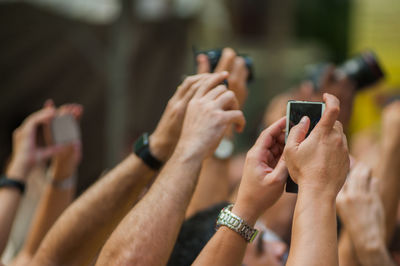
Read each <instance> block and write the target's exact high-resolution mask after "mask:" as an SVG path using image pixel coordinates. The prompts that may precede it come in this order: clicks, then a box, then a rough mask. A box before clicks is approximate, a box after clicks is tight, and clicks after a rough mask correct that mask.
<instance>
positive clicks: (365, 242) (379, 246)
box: [337, 163, 395, 266]
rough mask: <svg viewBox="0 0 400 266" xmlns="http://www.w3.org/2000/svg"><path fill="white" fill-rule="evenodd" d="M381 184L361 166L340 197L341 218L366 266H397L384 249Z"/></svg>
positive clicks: (361, 263)
mask: <svg viewBox="0 0 400 266" xmlns="http://www.w3.org/2000/svg"><path fill="white" fill-rule="evenodd" d="M378 181H379V180H378V179H377V178H372V177H371V171H370V169H369V168H368V167H366V166H365V165H363V164H361V163H358V164H357V165H355V166H354V167H353V169H352V171H351V172H350V175H349V177H348V178H347V181H346V184H345V186H344V187H343V189H342V190H341V192H340V193H339V195H338V197H337V206H338V211H339V215H340V217H341V219H342V221H343V224H344V226H345V228H346V232H348V234H349V236H350V238H351V241H352V244H353V248H354V251H355V254H356V256H357V259H358V261H359V262H360V265H363V266H375V265H388V266H389V265H390V266H391V265H395V264H394V262H393V261H392V259H391V258H390V254H389V251H388V250H387V248H386V245H385V229H386V228H385V214H384V207H383V204H382V201H381V199H380V196H379V186H378V185H379V183H378ZM341 262H342V260H341ZM343 263H344V265H347V264H349V263H348V262H347V261H343Z"/></svg>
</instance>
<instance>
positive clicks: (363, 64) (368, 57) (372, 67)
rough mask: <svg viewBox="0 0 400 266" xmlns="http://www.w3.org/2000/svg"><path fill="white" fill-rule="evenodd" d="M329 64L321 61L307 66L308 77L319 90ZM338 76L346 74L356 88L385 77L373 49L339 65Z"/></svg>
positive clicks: (364, 86) (336, 73) (361, 87)
mask: <svg viewBox="0 0 400 266" xmlns="http://www.w3.org/2000/svg"><path fill="white" fill-rule="evenodd" d="M328 66H329V64H327V63H319V64H315V65H311V66H308V67H307V68H306V79H307V80H310V81H311V82H312V83H313V85H314V89H315V90H316V91H318V90H319V89H320V87H321V79H322V75H323V73H324V72H325V70H326V69H327V68H328ZM335 75H336V76H339V77H340V76H343V75H344V76H346V77H348V78H349V79H351V80H352V81H353V82H354V83H355V85H356V90H362V89H364V88H367V87H369V86H371V85H373V84H375V83H376V82H378V81H380V80H381V79H383V78H384V77H385V74H384V72H383V70H382V68H381V66H380V64H379V61H378V58H377V56H376V55H375V54H374V53H373V52H372V51H366V52H363V53H361V54H359V55H357V56H355V57H353V58H351V59H349V60H347V61H345V62H344V63H343V64H342V65H340V66H339V67H337V69H336V70H335Z"/></svg>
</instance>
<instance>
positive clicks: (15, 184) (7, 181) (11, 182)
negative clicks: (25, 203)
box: [0, 174, 25, 194]
mask: <svg viewBox="0 0 400 266" xmlns="http://www.w3.org/2000/svg"><path fill="white" fill-rule="evenodd" d="M2 187H11V188H15V189H17V190H19V192H21V194H24V192H25V183H24V182H21V181H18V180H15V179H11V178H8V177H7V176H6V175H4V174H3V175H2V176H1V177H0V188H2Z"/></svg>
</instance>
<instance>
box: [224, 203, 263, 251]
mask: <svg viewBox="0 0 400 266" xmlns="http://www.w3.org/2000/svg"><path fill="white" fill-rule="evenodd" d="M232 207H233V204H230V205H228V206H226V207H225V208H223V209H222V210H221V212H220V213H219V215H218V219H217V224H216V230H218V228H220V227H221V226H227V227H228V228H229V229H231V230H233V231H235V232H236V233H238V234H239V235H241V236H242V237H243V238H244V239H245V240H246V241H247V242H249V243H251V242H252V241H253V240H254V238H256V236H257V234H258V231H257V229H254V228H251V226H249V225H248V224H247V223H246V222H245V221H244V220H243V219H242V218H240V217H239V216H237V215H235V214H233V213H232V212H231V210H232Z"/></svg>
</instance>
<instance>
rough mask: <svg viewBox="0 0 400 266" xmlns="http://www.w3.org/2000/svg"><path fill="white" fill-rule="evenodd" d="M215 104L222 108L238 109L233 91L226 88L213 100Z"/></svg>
mask: <svg viewBox="0 0 400 266" xmlns="http://www.w3.org/2000/svg"><path fill="white" fill-rule="evenodd" d="M215 102H216V104H217V105H218V106H219V107H220V108H221V109H223V110H237V109H239V102H238V100H237V99H236V96H235V93H234V92H233V91H230V90H226V91H225V92H224V93H222V94H221V95H220V96H218V98H217V99H216V100H215Z"/></svg>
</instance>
